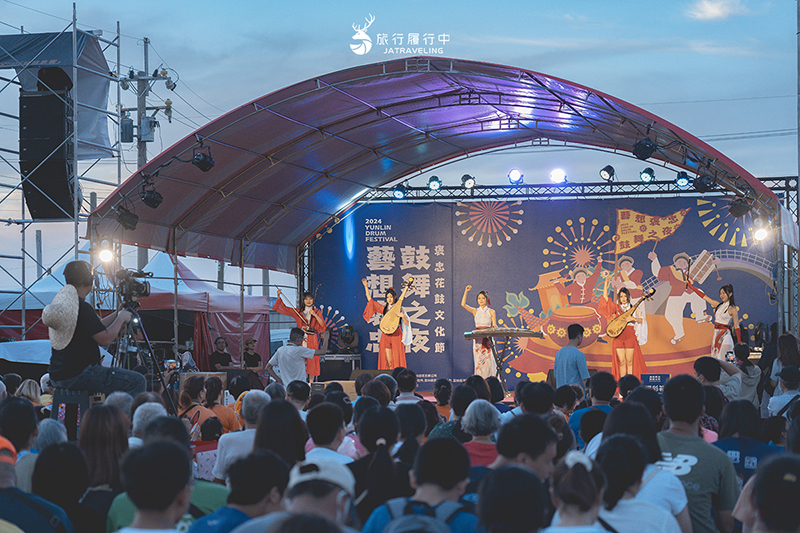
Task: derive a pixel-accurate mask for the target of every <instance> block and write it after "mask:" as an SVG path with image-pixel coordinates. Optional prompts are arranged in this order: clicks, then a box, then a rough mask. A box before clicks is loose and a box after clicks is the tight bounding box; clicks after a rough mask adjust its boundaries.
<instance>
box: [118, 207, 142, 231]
mask: <svg viewBox="0 0 800 533" xmlns="http://www.w3.org/2000/svg"><path fill="white" fill-rule="evenodd" d="M117 222H119V225H120V226H122V227H123V228H124V229H129V230H131V231H133V230H135V229H136V225H137V224H138V223H139V217H138V216H137V215H136V213H132V212H131V211H129V210H128V209H127V208H126V207H125V206H120V207H118V208H117Z"/></svg>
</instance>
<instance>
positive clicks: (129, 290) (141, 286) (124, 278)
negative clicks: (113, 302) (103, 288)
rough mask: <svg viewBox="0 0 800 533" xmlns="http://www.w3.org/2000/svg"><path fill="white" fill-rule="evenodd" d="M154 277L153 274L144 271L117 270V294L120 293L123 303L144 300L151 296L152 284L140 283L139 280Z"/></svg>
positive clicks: (147, 282)
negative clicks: (138, 299) (137, 299)
mask: <svg viewBox="0 0 800 533" xmlns="http://www.w3.org/2000/svg"><path fill="white" fill-rule="evenodd" d="M152 276H153V273H152V272H144V271H143V270H133V269H128V268H123V269H120V270H117V280H118V281H119V283H118V284H117V292H119V296H120V298H122V301H124V302H129V301H131V300H132V299H133V298H143V297H145V296H150V282H149V281H139V280H138V279H137V278H150V277H152Z"/></svg>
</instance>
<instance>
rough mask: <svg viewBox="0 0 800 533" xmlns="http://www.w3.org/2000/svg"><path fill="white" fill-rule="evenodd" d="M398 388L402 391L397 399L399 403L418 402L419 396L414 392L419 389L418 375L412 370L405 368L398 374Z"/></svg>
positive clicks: (396, 401)
mask: <svg viewBox="0 0 800 533" xmlns="http://www.w3.org/2000/svg"><path fill="white" fill-rule="evenodd" d="M397 390H398V391H400V394H398V396H397V400H395V403H397V405H401V404H404V403H411V404H415V403H417V402H418V401H419V398H418V397H417V395H416V394H414V393H415V391H416V390H417V375H416V374H415V373H414V372H412V371H411V370H408V369H404V370H403V371H402V372H400V373H399V374H398V375H397Z"/></svg>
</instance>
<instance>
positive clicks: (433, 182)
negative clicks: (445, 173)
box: [428, 176, 442, 191]
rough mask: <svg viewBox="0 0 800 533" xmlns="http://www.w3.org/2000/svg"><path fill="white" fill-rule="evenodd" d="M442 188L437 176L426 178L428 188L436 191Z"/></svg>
mask: <svg viewBox="0 0 800 533" xmlns="http://www.w3.org/2000/svg"><path fill="white" fill-rule="evenodd" d="M441 188H442V180H440V179H439V177H438V176H431V177H430V178H429V179H428V190H431V191H438V190H439V189H441Z"/></svg>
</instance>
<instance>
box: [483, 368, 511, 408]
mask: <svg viewBox="0 0 800 533" xmlns="http://www.w3.org/2000/svg"><path fill="white" fill-rule="evenodd" d="M486 384H487V385H489V393H490V394H491V399H490V400H489V401H490V402H491V403H492V405H494V406H495V408H496V409H497V411H498V412H500V413H507V412H509V411H510V410H511V407H509V406H508V405H506V404H504V403H503V400H505V399H506V393H505V392H504V391H503V385H502V384H501V383H500V380H499V379H497V378H496V377H495V376H489V377H488V378H486Z"/></svg>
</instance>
